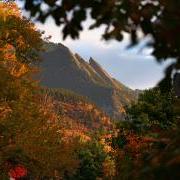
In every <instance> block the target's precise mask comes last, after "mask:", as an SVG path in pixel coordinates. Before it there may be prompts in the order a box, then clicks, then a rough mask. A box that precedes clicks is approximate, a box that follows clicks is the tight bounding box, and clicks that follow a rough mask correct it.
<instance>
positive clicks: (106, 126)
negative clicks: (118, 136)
mask: <svg viewBox="0 0 180 180" xmlns="http://www.w3.org/2000/svg"><path fill="white" fill-rule="evenodd" d="M43 94H46V95H47V96H48V97H51V98H52V99H53V102H54V105H55V107H56V111H57V112H58V114H59V115H60V117H61V120H63V119H64V120H65V121H66V122H67V123H72V122H75V123H77V125H78V124H79V126H80V127H82V126H83V127H84V128H85V129H88V130H89V131H95V130H97V129H98V130H103V131H106V130H111V129H112V127H113V124H112V122H111V119H110V117H109V116H108V115H106V114H105V113H104V112H103V111H102V110H101V109H99V108H98V107H97V106H96V105H95V104H93V103H91V102H89V100H88V99H87V98H85V97H83V96H80V95H78V94H76V93H74V92H72V91H69V90H64V89H54V88H44V89H43ZM73 124H74V123H73Z"/></svg>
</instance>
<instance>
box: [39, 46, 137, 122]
mask: <svg viewBox="0 0 180 180" xmlns="http://www.w3.org/2000/svg"><path fill="white" fill-rule="evenodd" d="M45 46H46V51H45V52H43V53H41V58H42V59H43V61H42V62H41V63H40V68H41V69H42V71H41V73H40V82H41V84H42V85H43V86H47V87H49V88H64V89H68V90H72V91H74V92H75V93H78V94H80V95H83V96H87V97H88V98H89V99H90V100H91V101H92V102H94V103H95V104H96V105H97V106H99V107H100V108H101V109H103V110H104V111H105V112H106V113H107V114H108V115H110V116H111V117H113V119H123V118H124V115H125V110H124V106H126V105H128V104H129V103H130V102H131V101H134V100H135V99H136V97H137V93H135V91H133V90H131V89H130V88H128V87H126V86H125V85H123V84H122V83H120V82H119V81H117V80H116V79H114V78H112V77H111V76H110V75H109V74H108V73H107V72H106V71H105V70H104V69H103V68H102V67H101V65H100V64H98V63H97V62H96V61H95V60H94V59H93V58H92V57H91V58H90V59H89V63H88V62H87V61H85V60H84V59H83V58H82V57H81V56H80V55H79V54H77V53H75V54H74V53H72V52H71V50H70V49H69V48H68V47H66V46H64V45H62V44H60V43H59V44H54V43H46V45H45Z"/></svg>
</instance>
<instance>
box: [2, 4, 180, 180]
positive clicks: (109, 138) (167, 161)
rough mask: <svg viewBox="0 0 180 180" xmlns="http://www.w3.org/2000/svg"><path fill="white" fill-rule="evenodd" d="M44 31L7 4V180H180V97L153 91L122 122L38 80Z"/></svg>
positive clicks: (4, 117) (4, 161)
mask: <svg viewBox="0 0 180 180" xmlns="http://www.w3.org/2000/svg"><path fill="white" fill-rule="evenodd" d="M133 18H134V20H135V19H137V17H136V16H135V15H134V16H133ZM41 35H42V34H41V32H40V31H38V30H37V29H36V27H35V25H34V24H33V23H32V22H30V21H29V20H27V19H26V18H24V17H22V16H21V13H20V11H19V9H18V8H17V6H16V4H15V3H9V2H7V3H2V2H0V179H2V180H6V179H9V178H10V177H11V178H14V179H20V178H26V179H37V180H39V179H52V178H54V179H65V180H66V179H67V180H76V179H77V180H78V179H79V180H96V179H104V180H116V179H122V180H126V179H138V180H139V179H150V180H151V179H163V180H164V179H179V172H178V170H179V165H180V159H179V122H178V121H179V119H178V117H179V115H178V113H179V112H178V108H177V107H178V105H179V99H174V97H173V94H168V96H166V95H164V94H161V91H159V90H157V89H154V90H149V91H146V92H144V94H143V95H141V96H140V98H139V101H138V102H137V103H136V104H133V105H132V106H131V107H130V108H129V110H128V111H127V112H128V114H127V115H128V116H127V121H126V122H120V123H117V124H115V123H113V122H112V121H111V119H110V118H109V117H108V116H107V115H106V114H105V113H103V112H102V111H101V110H99V109H98V108H97V107H96V106H95V105H94V104H92V103H90V102H88V101H85V100H84V98H83V97H79V96H78V97H77V96H76V95H74V94H73V95H72V94H71V95H70V94H69V93H67V92H66V93H64V92H62V91H61V90H52V89H51V90H47V89H44V88H42V87H40V85H39V84H38V82H37V81H35V80H33V78H32V77H33V75H35V73H37V67H36V62H38V61H39V60H40V59H39V57H38V53H39V52H40V51H42V50H43V39H42V37H41ZM65 94H66V95H65ZM166 97H168V99H167V98H166ZM172 97H173V98H172ZM174 102H175V104H173V103H174ZM157 109H158V111H157ZM171 110H172V111H171ZM137 122H138V123H137ZM152 122H156V125H155V126H154V124H152ZM115 125H116V126H115ZM139 125H140V126H139Z"/></svg>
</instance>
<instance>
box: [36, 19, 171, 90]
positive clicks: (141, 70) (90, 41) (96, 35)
mask: <svg viewBox="0 0 180 180" xmlns="http://www.w3.org/2000/svg"><path fill="white" fill-rule="evenodd" d="M91 23H92V22H91V20H88V21H87V22H85V23H84V24H83V26H84V31H83V32H82V33H81V34H80V39H78V40H72V39H70V38H68V39H66V40H65V41H63V40H62V34H61V29H60V28H59V27H57V26H56V25H55V23H54V20H53V19H51V18H49V19H48V20H47V21H46V23H45V24H41V23H38V22H35V24H36V26H37V28H38V29H40V30H44V31H45V35H46V36H48V35H51V36H52V38H51V41H52V42H56V43H58V42H60V43H62V44H64V45H66V46H67V47H69V48H70V49H71V50H72V51H73V52H76V53H78V54H80V55H81V56H82V57H83V58H84V59H85V60H87V61H88V60H89V58H90V57H93V58H94V59H95V60H96V61H97V62H98V63H99V64H100V65H101V66H102V67H103V68H104V69H105V70H107V72H108V73H109V74H110V75H111V76H113V77H114V78H116V79H117V80H119V81H121V82H122V83H124V84H125V85H127V86H128V87H130V88H132V89H147V88H150V87H153V86H155V85H156V84H157V83H158V82H159V80H160V79H161V78H162V77H163V75H164V69H165V67H166V66H167V64H168V63H169V62H166V63H163V64H159V63H157V62H156V61H155V59H154V58H153V57H152V56H151V55H150V52H151V49H147V48H146V49H144V48H143V47H144V44H145V42H146V41H147V40H148V39H149V37H148V38H145V39H144V40H143V41H142V42H141V43H140V44H139V45H138V46H136V47H134V48H131V49H127V46H128V44H129V37H128V35H127V34H124V40H123V41H122V42H117V41H110V42H105V41H103V40H101V34H102V32H103V29H104V28H103V27H101V28H100V29H96V30H91V31H89V30H88V29H87V27H88V25H89V24H91ZM139 36H141V34H139Z"/></svg>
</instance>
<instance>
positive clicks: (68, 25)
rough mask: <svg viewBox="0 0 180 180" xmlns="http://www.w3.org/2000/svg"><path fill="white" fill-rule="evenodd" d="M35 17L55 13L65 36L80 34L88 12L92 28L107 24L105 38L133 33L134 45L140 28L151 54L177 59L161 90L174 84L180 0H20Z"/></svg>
mask: <svg viewBox="0 0 180 180" xmlns="http://www.w3.org/2000/svg"><path fill="white" fill-rule="evenodd" d="M21 1H24V3H25V5H24V8H25V9H26V10H27V11H30V14H31V16H32V17H35V18H36V19H37V20H38V21H41V22H42V23H44V22H45V21H46V19H47V18H48V17H52V18H53V19H54V20H55V22H56V24H57V25H58V26H62V27H63V29H62V32H63V35H64V36H63V37H64V39H65V38H66V37H67V36H71V37H72V38H73V39H76V38H78V37H79V32H80V31H82V30H83V27H82V22H83V21H85V20H87V14H88V12H89V14H90V17H91V18H92V19H93V20H94V23H93V24H92V25H91V26H90V27H89V29H94V28H99V27H100V26H102V25H105V27H106V28H105V30H104V33H103V34H102V37H103V38H104V39H105V40H109V39H116V40H118V41H122V40H123V32H127V33H129V34H130V36H131V43H132V45H135V44H137V43H138V42H139V41H140V40H141V39H142V38H143V37H142V38H138V36H137V33H138V31H141V32H143V34H144V36H147V35H150V36H151V37H152V41H151V42H149V43H148V44H147V46H149V47H153V49H154V50H153V52H152V54H153V55H154V56H155V57H156V58H157V60H158V61H159V62H161V61H164V60H167V59H168V58H174V59H175V60H176V61H175V62H174V63H172V64H171V65H170V66H169V67H168V68H167V69H166V77H165V78H164V80H163V81H161V83H160V84H161V87H162V90H164V91H165V90H169V89H170V87H171V82H172V80H171V75H172V72H173V70H175V71H177V70H179V69H180V34H179V31H180V13H179V8H180V1H179V0H171V1H169V0H39V1H37V0H21Z"/></svg>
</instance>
